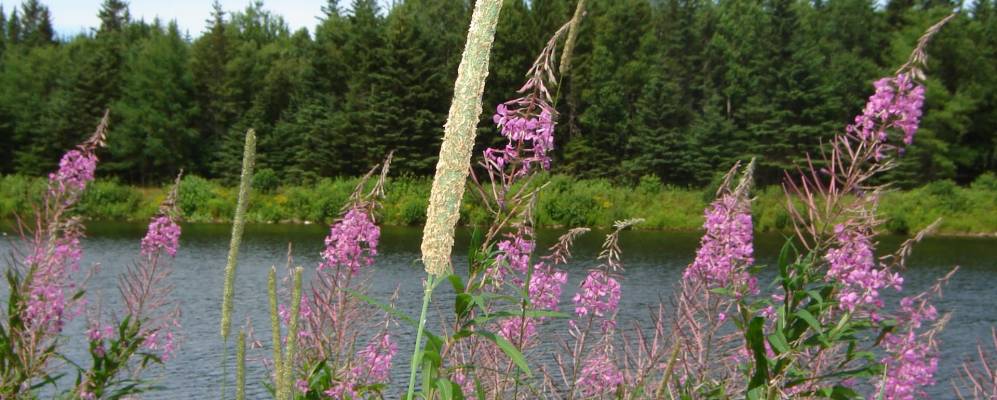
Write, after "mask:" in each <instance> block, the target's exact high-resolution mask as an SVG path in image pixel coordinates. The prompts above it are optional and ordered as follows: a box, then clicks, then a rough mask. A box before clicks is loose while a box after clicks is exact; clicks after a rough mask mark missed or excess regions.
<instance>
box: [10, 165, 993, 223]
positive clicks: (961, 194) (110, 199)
mask: <svg viewBox="0 0 997 400" xmlns="http://www.w3.org/2000/svg"><path fill="white" fill-rule="evenodd" d="M356 182H357V181H356V179H345V178H344V179H326V180H322V181H320V182H318V183H316V184H314V185H309V186H280V187H277V186H276V185H274V184H273V182H270V181H268V180H265V179H264V180H259V181H258V183H259V185H258V187H257V190H256V192H255V193H254V194H253V197H252V201H251V203H250V209H249V213H248V216H247V219H248V220H249V221H252V222H257V223H270V222H289V223H303V222H313V223H328V222H330V221H331V220H332V219H333V218H335V217H336V215H337V214H338V213H339V208H340V207H341V206H342V204H343V203H345V202H346V199H347V197H348V196H349V194H350V192H351V191H352V190H353V187H354V186H355V185H356ZM44 184H45V182H44V180H43V179H41V178H30V177H23V176H4V177H0V219H6V218H11V217H13V216H14V215H15V213H16V214H19V215H28V214H30V212H31V207H32V204H38V203H37V201H38V199H40V197H41V196H40V193H41V191H42V190H43V188H44ZM429 185H430V182H429V180H428V179H423V178H394V179H391V180H390V181H389V183H388V185H387V199H386V200H385V202H384V209H383V210H382V212H381V220H382V222H384V223H385V224H388V225H419V224H421V223H422V222H423V221H424V219H425V210H426V204H427V198H428V195H429ZM180 193H181V194H180V199H179V203H180V204H179V206H180V209H181V210H182V212H183V214H184V217H185V219H186V220H188V221H192V222H224V221H226V220H227V219H228V218H231V215H232V213H233V208H234V207H235V202H236V201H235V199H236V194H237V193H236V189H235V188H231V187H225V186H222V185H219V184H217V183H215V182H211V181H208V180H205V179H202V178H199V177H195V176H188V177H186V178H184V180H183V183H182V187H181V191H180ZM711 195H712V194H711V193H709V191H708V190H700V189H684V188H675V187H671V186H665V185H661V184H660V183H657V182H656V181H654V180H651V179H645V180H642V181H641V183H639V184H637V185H635V186H617V185H613V184H611V183H609V181H607V180H580V179H574V178H571V177H567V176H559V175H558V176H553V177H551V179H550V184H549V185H548V186H547V187H546V188H545V189H544V190H543V192H542V194H541V197H540V198H539V201H538V204H537V210H536V219H537V221H536V222H537V225H538V226H540V227H559V226H593V227H606V226H609V225H610V224H611V223H612V222H613V221H614V220H617V219H622V218H628V217H637V216H639V217H643V218H645V219H646V220H647V222H646V223H644V224H642V225H641V228H643V229H674V230H694V229H698V228H699V227H700V225H701V224H702V211H703V207H705V206H706V204H707V202H708V201H710V200H711ZM163 196H164V190H163V188H138V187H131V186H126V185H122V184H119V183H117V182H114V181H106V180H98V181H97V182H96V183H95V184H93V185H92V186H91V188H89V189H88V190H87V192H86V194H85V196H84V198H83V199H82V201H81V203H80V207H79V210H80V212H81V213H82V214H83V216H84V217H86V218H89V219H93V220H116V221H125V220H128V221H144V220H146V219H148V218H149V217H150V216H151V215H152V213H153V212H155V210H156V207H157V205H158V204H159V202H160V201H161V200H162V199H163ZM756 196H757V199H756V201H755V203H754V217H755V224H756V227H757V228H758V229H759V230H761V231H778V230H785V229H787V228H789V225H788V224H789V216H788V215H787V213H786V211H785V206H784V200H783V195H782V192H781V189H780V188H778V187H769V188H764V189H760V190H759V191H757V193H756ZM465 200H466V201H465V202H464V206H463V209H462V213H461V219H462V223H464V224H481V223H484V222H485V221H486V220H487V217H488V216H487V213H486V212H485V210H484V209H483V208H482V207H481V206H480V202H479V201H477V199H476V198H475V196H473V195H472V193H471V192H470V191H469V192H468V194H467V196H466V197H465ZM880 211H881V213H882V215H883V216H884V217H885V219H886V224H885V227H886V229H887V230H889V231H890V232H891V233H908V232H914V231H917V230H918V229H920V228H922V227H924V226H926V225H928V224H929V223H931V222H932V221H934V220H935V219H936V218H939V217H941V218H943V223H942V226H941V228H940V233H943V234H986V235H993V234H997V177H995V176H994V175H993V174H987V175H983V176H981V177H980V178H979V179H977V181H976V182H974V183H973V184H972V185H971V186H970V187H960V186H957V185H955V184H953V183H952V182H948V181H940V182H934V183H930V184H928V185H925V186H923V187H921V188H917V189H914V190H909V191H897V192H891V193H889V194H887V195H886V196H885V198H884V199H883V200H882V206H881V209H880Z"/></svg>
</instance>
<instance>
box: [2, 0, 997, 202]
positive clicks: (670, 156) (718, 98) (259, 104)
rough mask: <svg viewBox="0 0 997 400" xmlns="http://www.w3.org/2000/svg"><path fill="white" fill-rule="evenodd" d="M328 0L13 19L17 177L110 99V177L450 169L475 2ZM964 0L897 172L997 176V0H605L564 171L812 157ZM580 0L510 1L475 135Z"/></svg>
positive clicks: (568, 120)
mask: <svg viewBox="0 0 997 400" xmlns="http://www.w3.org/2000/svg"><path fill="white" fill-rule="evenodd" d="M470 3H471V2H469V1H467V0H404V1H395V2H392V4H393V5H392V6H390V7H385V6H384V3H383V2H381V1H377V0H353V1H342V2H339V1H336V0H330V1H329V2H328V4H327V5H326V6H324V7H322V8H321V9H317V10H315V13H316V15H317V16H318V18H319V21H320V22H319V23H318V25H317V27H316V28H315V29H314V31H309V30H306V29H301V30H298V31H293V32H292V31H291V30H290V29H289V28H288V25H287V24H286V23H285V22H284V20H283V19H282V18H281V16H280V15H276V14H274V13H272V12H270V11H268V10H267V7H266V5H265V4H264V3H262V2H254V3H251V4H250V5H249V6H248V7H246V8H245V9H241V10H225V9H222V7H220V6H219V5H218V4H217V3H216V4H215V8H214V12H213V13H212V15H206V16H205V18H206V19H207V20H208V25H207V27H206V28H205V30H204V31H203V32H182V31H180V29H179V28H178V27H177V25H176V23H174V22H170V21H161V20H153V21H145V20H137V19H134V18H131V17H130V15H129V12H128V4H127V2H125V1H121V0H106V1H104V3H103V5H102V6H101V7H100V9H99V10H94V12H96V13H98V15H99V17H100V25H99V26H97V27H94V28H93V29H92V30H91V31H90V32H86V33H80V34H76V35H74V36H69V37H59V36H58V35H57V34H56V33H55V31H54V29H53V27H52V21H51V16H50V10H49V8H48V7H47V6H46V5H45V4H44V2H42V1H38V0H27V1H24V2H23V3H22V4H20V5H17V6H15V7H8V8H6V9H3V10H2V12H0V26H2V29H0V33H2V34H0V52H2V56H0V174H24V175H41V174H44V173H46V172H47V171H51V170H53V168H54V167H55V163H56V162H57V161H58V160H59V155H60V154H61V153H62V152H63V151H65V149H67V148H70V147H72V146H73V145H74V144H75V143H78V142H80V141H81V139H82V138H84V137H86V136H87V135H88V134H89V133H90V132H92V131H93V127H94V126H95V125H96V123H97V121H98V120H99V119H100V117H101V116H102V115H103V112H104V110H105V109H110V110H111V129H110V132H109V135H108V141H109V143H108V147H107V149H106V150H105V151H103V153H102V154H100V157H101V159H102V162H103V163H104V164H103V165H104V167H102V172H101V173H102V174H104V175H105V177H108V175H109V176H110V177H113V178H117V179H120V181H121V182H123V183H128V184H136V185H159V184H162V183H164V182H167V181H169V180H170V179H171V178H172V177H173V176H175V174H176V171H177V170H179V169H181V168H183V169H185V170H187V171H188V172H189V173H191V174H194V175H198V176H202V177H206V178H209V179H219V180H221V181H222V182H227V183H231V182H233V181H234V180H235V179H236V178H237V174H238V171H239V166H240V163H239V160H240V157H241V147H242V142H243V134H244V132H245V131H246V129H247V128H250V127H252V128H255V129H256V132H257V133H258V135H259V154H260V158H259V160H258V162H259V168H260V173H262V174H264V175H267V176H270V177H272V178H276V179H278V180H280V181H283V182H293V183H294V184H302V183H308V182H316V181H317V180H318V179H320V178H322V177H345V176H356V175H358V174H361V173H362V172H364V171H366V170H367V169H368V168H369V167H370V166H371V165H374V164H376V163H377V162H378V160H380V159H381V158H382V157H383V156H384V155H385V154H386V153H387V152H388V151H390V150H394V151H395V162H394V165H393V167H392V169H393V171H394V172H395V173H398V174H402V175H409V176H426V175H430V174H431V173H432V170H433V168H434V166H435V162H436V159H435V157H436V154H437V153H438V150H439V144H440V140H441V136H442V126H443V123H444V121H445V119H446V113H447V107H448V105H449V99H450V97H451V95H452V93H451V92H452V90H453V81H454V78H455V76H456V72H457V71H456V70H457V62H458V60H459V58H460V49H461V48H462V45H463V42H464V35H465V33H466V32H465V31H466V27H467V25H468V20H469V18H470V15H469V14H470V12H469V10H470V9H471V6H472V4H470ZM957 7H961V10H960V12H959V15H958V17H957V18H956V19H955V20H953V21H952V22H951V23H950V24H949V26H948V27H946V29H945V30H944V31H943V32H942V33H940V34H939V35H938V37H937V38H936V39H935V40H934V42H933V43H932V44H931V46H930V50H929V53H930V54H931V55H932V59H931V60H930V61H929V73H928V76H929V77H928V80H927V82H926V84H927V100H926V105H925V112H924V117H923V122H922V125H921V130H920V132H919V134H918V137H917V140H916V142H915V143H914V145H913V146H911V147H910V148H909V150H908V151H907V154H905V155H904V157H902V158H901V165H900V167H899V168H898V169H896V170H895V171H893V172H892V176H890V177H889V179H890V180H893V181H896V182H897V183H898V184H899V185H900V186H902V187H912V186H918V185H920V184H922V183H925V182H927V181H931V180H941V179H951V180H954V181H955V182H957V183H962V184H967V183H970V182H972V181H973V180H974V179H975V178H976V177H977V176H979V175H981V174H983V173H985V172H987V171H991V172H992V171H997V133H995V132H997V130H995V127H997V9H995V3H994V0H973V1H972V2H971V3H968V4H954V3H952V2H948V1H945V0H887V1H886V2H877V1H873V0H812V1H795V0H612V1H610V0H595V1H591V2H589V4H588V12H587V15H586V17H585V19H584V21H583V22H582V23H581V32H580V34H579V35H578V45H577V47H576V50H575V52H574V53H573V54H571V58H572V61H571V65H572V69H571V70H569V71H566V73H565V74H563V76H562V77H560V81H561V84H560V87H559V88H557V90H556V92H557V108H558V110H559V111H560V114H561V115H560V119H559V125H558V130H557V133H556V140H557V146H556V149H557V151H556V154H555V160H556V162H555V163H554V165H555V167H554V168H555V169H554V172H555V173H558V174H565V175H570V176H573V177H576V178H584V179H587V178H607V177H608V178H614V179H616V178H619V177H623V178H624V179H625V181H627V182H629V183H636V182H638V181H639V180H640V179H641V178H642V177H644V178H645V179H648V177H656V178H658V179H660V180H661V182H663V183H665V184H670V185H676V186H683V187H702V186H704V185H708V184H709V183H710V182H711V181H713V180H714V179H715V177H716V176H717V175H718V174H719V173H720V172H721V171H725V170H726V169H727V167H726V166H729V165H730V164H731V163H732V162H733V160H737V159H747V158H750V157H757V159H758V163H759V164H758V165H759V168H758V171H757V175H756V177H757V179H758V180H759V181H760V182H761V183H763V184H772V183H777V182H779V180H780V179H781V177H782V174H783V170H785V169H787V168H790V167H792V166H793V165H794V164H795V163H798V162H800V161H801V160H803V157H804V156H805V154H806V153H807V152H811V153H813V152H816V151H818V150H819V147H820V145H821V143H822V142H826V141H827V140H828V139H829V138H831V137H832V136H833V135H834V134H835V133H836V132H839V131H841V130H842V129H843V128H844V126H843V121H848V120H849V118H850V117H851V116H853V115H856V114H857V113H859V112H860V111H861V107H862V105H863V104H864V102H865V99H866V98H867V97H868V96H869V95H870V94H871V92H872V85H871V84H872V81H873V80H874V79H875V78H877V77H880V76H884V75H888V74H890V73H891V72H892V71H891V68H894V67H891V66H896V65H900V64H902V62H903V60H904V59H905V58H906V57H907V54H909V52H910V50H911V46H913V45H914V43H915V42H916V39H917V37H918V35H920V33H921V32H923V31H924V29H925V28H926V27H927V26H929V25H930V24H931V23H932V22H933V21H937V20H938V19H939V18H940V17H942V16H944V15H945V14H947V13H950V12H951V10H952V9H954V8H957ZM573 11H574V1H572V0H529V1H526V0H509V1H507V4H506V6H505V7H503V10H502V13H501V20H500V22H499V26H498V33H497V35H496V43H495V45H494V50H493V55H492V64H491V71H490V74H489V78H488V82H487V86H486V92H485V105H486V110H485V113H484V114H483V115H482V123H481V124H480V129H481V131H482V134H480V135H479V137H478V142H479V143H478V144H479V146H480V147H481V148H484V146H486V145H490V144H493V141H499V140H501V137H500V136H498V135H495V134H494V129H495V128H494V126H493V124H492V123H491V114H492V110H494V108H493V107H494V106H495V105H496V104H498V103H500V102H502V101H504V100H505V99H508V98H510V97H511V95H512V94H513V93H514V91H515V90H516V89H517V88H518V85H519V84H520V83H521V82H522V81H523V72H524V71H526V70H527V69H528V67H529V66H530V64H532V62H533V60H532V58H531V55H533V54H537V52H538V51H539V49H540V48H541V47H542V46H543V45H544V42H545V40H546V38H547V37H549V36H550V35H551V33H552V32H554V31H555V30H556V29H557V28H558V27H559V26H560V24H562V23H563V22H564V21H566V20H568V19H569V18H570V16H571V14H572V12H573Z"/></svg>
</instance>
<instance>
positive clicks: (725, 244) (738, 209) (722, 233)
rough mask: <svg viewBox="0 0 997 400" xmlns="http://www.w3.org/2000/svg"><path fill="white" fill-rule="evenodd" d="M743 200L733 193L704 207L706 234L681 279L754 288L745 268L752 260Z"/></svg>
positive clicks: (749, 225) (746, 211)
mask: <svg viewBox="0 0 997 400" xmlns="http://www.w3.org/2000/svg"><path fill="white" fill-rule="evenodd" d="M744 201H745V200H744V199H742V198H741V197H740V196H737V195H735V194H724V195H722V196H721V197H720V198H718V199H717V200H716V201H714V202H713V204H711V205H710V206H709V207H707V209H706V222H704V223H703V228H705V229H706V233H705V234H703V238H702V240H701V241H700V245H699V250H697V251H696V259H695V260H694V261H693V263H692V265H690V266H689V268H687V269H686V270H685V274H684V275H683V278H684V279H692V280H701V281H703V282H704V283H706V285H707V287H709V288H729V287H734V286H737V287H747V289H748V291H749V292H752V293H755V292H756V291H757V287H756V286H757V285H756V283H755V278H754V277H752V276H751V275H750V274H749V273H748V272H747V271H746V270H745V268H746V267H747V266H750V265H751V264H752V263H754V261H755V259H754V246H753V242H752V235H753V233H752V222H751V214H750V213H749V210H748V208H747V207H746V206H745V204H744Z"/></svg>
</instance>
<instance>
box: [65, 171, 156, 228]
mask: <svg viewBox="0 0 997 400" xmlns="http://www.w3.org/2000/svg"><path fill="white" fill-rule="evenodd" d="M141 203H142V194H141V193H139V192H138V190H137V189H135V188H132V187H129V186H125V185H122V184H120V183H118V181H117V180H97V181H95V182H93V183H91V184H90V185H89V186H88V187H87V190H86V191H85V192H83V197H82V198H81V199H80V203H79V205H78V206H77V208H76V209H77V211H79V212H80V214H82V215H84V216H86V217H87V218H90V219H99V220H119V221H120V220H130V219H132V217H133V216H134V215H135V211H136V210H137V209H138V208H139V205H140V204H141Z"/></svg>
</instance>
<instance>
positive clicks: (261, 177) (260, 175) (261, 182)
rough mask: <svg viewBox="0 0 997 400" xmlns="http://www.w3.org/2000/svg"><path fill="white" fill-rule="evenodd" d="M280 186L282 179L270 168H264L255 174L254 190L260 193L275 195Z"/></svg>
mask: <svg viewBox="0 0 997 400" xmlns="http://www.w3.org/2000/svg"><path fill="white" fill-rule="evenodd" d="M278 186H280V178H278V177H277V173H276V172H274V170H272V169H270V168H262V169H260V170H258V171H256V173H255V174H253V190H256V191H257V192H259V193H273V192H275V191H277V187H278Z"/></svg>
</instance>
